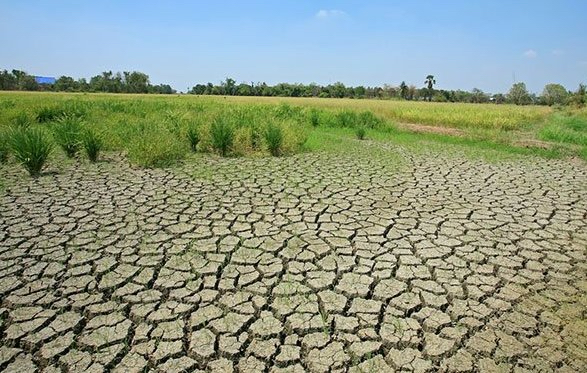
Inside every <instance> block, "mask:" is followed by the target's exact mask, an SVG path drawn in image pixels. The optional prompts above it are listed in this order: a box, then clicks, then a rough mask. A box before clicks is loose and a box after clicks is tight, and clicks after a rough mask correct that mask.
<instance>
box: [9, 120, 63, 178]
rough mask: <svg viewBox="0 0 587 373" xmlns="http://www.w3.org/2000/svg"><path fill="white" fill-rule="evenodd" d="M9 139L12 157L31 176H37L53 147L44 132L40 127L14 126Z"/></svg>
mask: <svg viewBox="0 0 587 373" xmlns="http://www.w3.org/2000/svg"><path fill="white" fill-rule="evenodd" d="M9 141H10V145H11V148H12V153H13V154H14V157H15V158H16V159H17V160H18V161H19V162H20V163H21V164H22V165H23V166H24V168H26V170H27V171H28V172H29V174H30V175H31V176H32V177H37V176H39V174H40V173H41V170H42V169H43V166H44V165H45V162H46V161H47V158H49V154H50V153H51V150H52V148H53V145H52V144H51V142H50V141H49V140H48V139H47V137H46V136H45V133H44V132H43V131H42V130H41V129H40V128H34V127H29V128H15V129H13V131H12V133H11V136H10V139H9Z"/></svg>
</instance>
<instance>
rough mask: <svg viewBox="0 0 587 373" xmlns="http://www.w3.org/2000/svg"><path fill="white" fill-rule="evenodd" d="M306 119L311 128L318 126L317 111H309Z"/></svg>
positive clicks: (318, 116) (318, 115)
mask: <svg viewBox="0 0 587 373" xmlns="http://www.w3.org/2000/svg"><path fill="white" fill-rule="evenodd" d="M308 118H309V120H310V124H311V125H312V127H314V128H316V127H318V126H319V125H320V112H319V111H318V110H317V109H314V108H312V109H310V111H309V113H308Z"/></svg>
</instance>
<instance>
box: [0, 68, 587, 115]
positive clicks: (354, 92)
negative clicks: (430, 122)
mask: <svg viewBox="0 0 587 373" xmlns="http://www.w3.org/2000/svg"><path fill="white" fill-rule="evenodd" d="M435 84H436V78H435V76H434V75H427V76H426V79H425V81H424V86H423V87H421V88H418V87H416V86H415V85H408V84H406V82H405V81H404V82H401V83H400V84H399V85H398V86H394V85H389V84H384V85H383V86H381V87H378V86H375V87H365V86H357V87H348V86H345V85H344V84H343V83H340V82H337V83H334V84H328V85H325V86H323V85H318V84H315V83H310V84H291V83H279V84H276V85H268V84H267V83H264V82H263V83H253V82H251V83H244V82H243V83H237V82H236V80H234V79H232V78H226V79H225V80H224V81H223V82H220V84H213V83H206V84H196V85H195V86H193V87H192V88H191V89H190V90H189V92H188V93H190V94H196V95H217V96H257V97H318V98H353V99H392V100H405V101H426V100H427V101H434V102H462V103H477V104H482V103H495V104H504V103H510V104H516V105H549V106H552V105H574V106H579V107H581V106H584V105H585V103H586V102H587V94H586V86H585V85H583V84H580V85H579V87H578V89H577V90H576V91H574V92H572V91H569V90H567V89H566V88H565V87H563V86H562V85H560V84H554V83H551V84H547V85H546V86H545V87H544V90H543V91H542V93H541V94H540V95H535V94H533V93H529V92H528V90H527V89H526V85H525V84H524V83H522V82H520V83H515V84H514V85H513V86H512V87H511V89H510V90H509V92H507V93H505V94H504V93H495V94H489V93H486V92H483V91H482V90H480V89H478V88H473V89H472V90H471V91H470V92H469V91H463V90H444V89H435V88H434V85H435ZM0 90H9V91H55V92H105V93H160V94H172V93H176V91H175V90H174V89H173V88H172V87H171V86H170V85H169V84H159V85H152V84H150V82H149V76H148V75H147V74H145V73H141V72H138V71H133V72H128V71H125V72H122V73H120V72H117V73H113V72H112V71H105V72H103V73H102V74H100V75H96V76H93V77H92V78H90V80H89V81H87V80H86V79H85V78H81V79H77V80H76V79H74V78H72V77H69V76H61V77H59V78H57V79H56V81H55V83H54V84H39V83H37V82H36V80H35V77H34V76H32V75H29V74H27V73H26V72H24V71H20V70H12V71H7V70H0Z"/></svg>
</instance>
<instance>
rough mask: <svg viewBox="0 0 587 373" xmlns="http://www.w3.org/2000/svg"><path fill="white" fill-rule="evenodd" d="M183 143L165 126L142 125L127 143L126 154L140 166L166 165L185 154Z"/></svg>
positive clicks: (173, 162) (170, 164) (171, 163)
mask: <svg viewBox="0 0 587 373" xmlns="http://www.w3.org/2000/svg"><path fill="white" fill-rule="evenodd" d="M183 144H184V143H183V142H181V141H178V139H177V136H175V135H174V134H173V133H171V132H170V131H169V130H167V129H165V128H161V127H157V126H153V127H142V128H141V130H140V131H139V132H138V133H137V134H135V136H134V138H133V139H132V140H131V141H130V144H129V145H128V156H129V158H130V160H131V162H132V163H134V164H136V165H139V166H142V167H150V168H152V167H168V166H172V165H173V164H175V163H176V162H177V161H179V160H181V159H182V158H183V157H184V156H185V153H186V150H187V149H186V148H185V147H184V146H183Z"/></svg>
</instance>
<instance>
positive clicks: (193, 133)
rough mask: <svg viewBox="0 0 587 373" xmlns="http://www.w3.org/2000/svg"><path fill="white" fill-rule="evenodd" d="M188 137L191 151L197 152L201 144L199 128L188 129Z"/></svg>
mask: <svg viewBox="0 0 587 373" xmlns="http://www.w3.org/2000/svg"><path fill="white" fill-rule="evenodd" d="M186 137H187V139H188V141H189V143H190V149H192V151H193V152H196V151H197V147H198V143H199V142H200V132H199V131H198V127H196V126H194V125H190V126H189V127H188V129H187V132H186Z"/></svg>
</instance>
